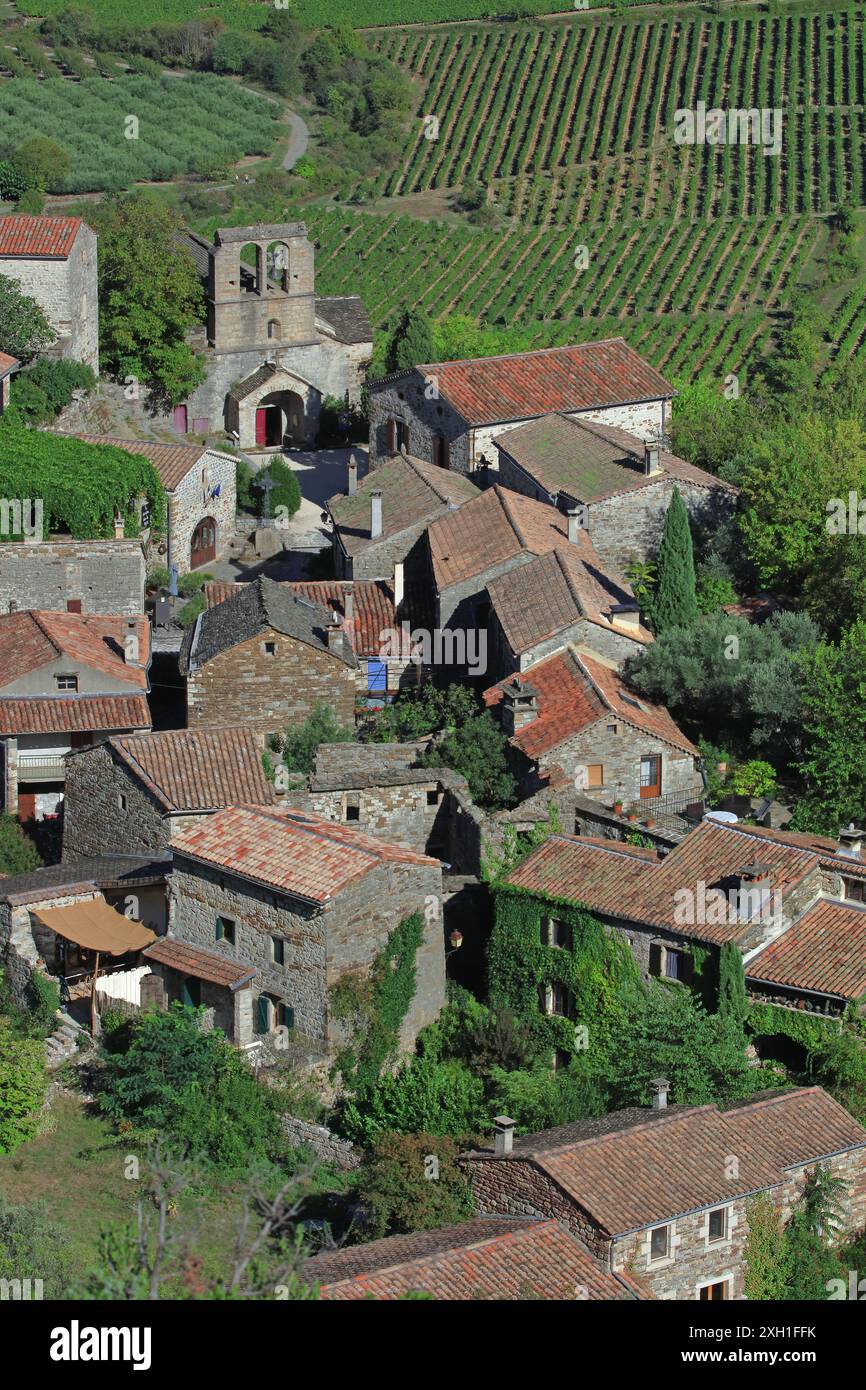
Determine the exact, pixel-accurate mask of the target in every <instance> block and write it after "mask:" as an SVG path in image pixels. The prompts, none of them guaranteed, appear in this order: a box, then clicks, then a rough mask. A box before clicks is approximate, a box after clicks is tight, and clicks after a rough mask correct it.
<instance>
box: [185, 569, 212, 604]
mask: <svg viewBox="0 0 866 1390" xmlns="http://www.w3.org/2000/svg"><path fill="white" fill-rule="evenodd" d="M211 579H213V575H212V574H208V573H207V571H206V570H205V571H202V570H196V571H195V572H194V573H193V572H191V573H189V574H182V575H181V576H180V578H179V579H178V581H177V592H178V593H179V594H180V596H181V598H192V596H193V594H200V593H201V591H202V589H203V588H204V586H205V584H207V583H209V582H210V580H211Z"/></svg>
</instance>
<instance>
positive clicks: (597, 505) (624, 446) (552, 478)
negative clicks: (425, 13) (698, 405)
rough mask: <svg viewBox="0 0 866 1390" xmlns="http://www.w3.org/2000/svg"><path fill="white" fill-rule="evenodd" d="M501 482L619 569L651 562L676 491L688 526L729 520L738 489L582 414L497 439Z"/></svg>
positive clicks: (545, 419)
mask: <svg viewBox="0 0 866 1390" xmlns="http://www.w3.org/2000/svg"><path fill="white" fill-rule="evenodd" d="M494 444H495V446H496V450H497V454H498V458H499V481H500V483H502V484H503V486H505V487H509V488H513V489H514V490H515V491H516V492H520V493H523V494H524V495H525V496H527V497H533V498H535V500H536V501H539V502H547V503H549V504H551V505H552V506H555V507H558V508H559V510H560V511H563V512H569V511H571V510H573V509H575V508H576V509H577V510H578V513H579V516H580V524H581V525H582V526H583V527H585V529H586V530H587V531H588V533H589V537H590V540H591V541H592V543H593V545H594V546H595V548H596V550H597V551H598V553H599V554H600V555H601V556H603V557H604V559H605V560H606V561H608V562H609V563H611V564H613V565H615V566H616V567H617V568H619V569H624V568H625V567H626V566H627V565H628V563H629V562H630V561H632V560H641V561H643V560H647V559H650V558H654V557H655V555H656V553H657V551H658V548H659V545H660V544H661V538H662V530H663V528H664V521H665V516H666V514H667V509H668V506H669V505H670V500H671V495H672V493H673V489H674V487H676V488H678V490H679V492H680V495H681V496H682V498H683V501H684V502H685V504H686V509H687V511H688V513H689V518H690V520H691V522H692V525H693V527H694V528H695V529H696V530H697V531H700V530H702V529H707V528H713V527H715V526H717V525H718V524H719V522H720V521H721V520H723V519H724V518H725V517H727V516H729V515H730V513H731V512H732V510H733V507H734V504H735V502H736V498H737V491H738V490H737V488H735V487H732V486H731V485H730V484H729V483H723V482H722V481H721V479H720V478H716V477H714V476H713V474H711V473H705V472H704V471H703V469H700V468H695V467H693V465H692V464H690V463H686V461H685V460H684V459H680V458H677V457H676V456H675V455H674V454H671V453H668V452H667V451H666V450H665V449H663V448H661V447H660V446H659V443H658V441H657V440H652V441H650V442H648V443H645V442H644V441H643V440H642V439H640V438H638V437H637V436H636V435H634V434H629V433H628V432H627V431H626V430H624V429H618V428H615V427H613V426H611V425H609V424H601V423H599V422H597V421H591V420H589V419H586V418H584V417H581V416H568V415H545V416H542V417H541V418H540V419H537V420H530V421H529V423H528V424H525V425H520V426H519V427H518V428H517V429H512V430H509V431H508V432H507V433H506V434H504V435H498V436H497V437H496V439H495V440H494Z"/></svg>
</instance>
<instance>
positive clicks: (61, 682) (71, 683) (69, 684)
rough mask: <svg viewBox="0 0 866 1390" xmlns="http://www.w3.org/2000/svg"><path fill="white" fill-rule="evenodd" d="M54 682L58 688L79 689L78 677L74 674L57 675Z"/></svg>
mask: <svg viewBox="0 0 866 1390" xmlns="http://www.w3.org/2000/svg"><path fill="white" fill-rule="evenodd" d="M54 683H55V685H56V686H57V689H58V690H77V689H78V677H77V676H73V675H66V676H55V677H54Z"/></svg>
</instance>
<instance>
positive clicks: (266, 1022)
mask: <svg viewBox="0 0 866 1390" xmlns="http://www.w3.org/2000/svg"><path fill="white" fill-rule="evenodd" d="M257 1005H258V1010H259V1024H258V1028H259V1032H260V1033H267V1032H269V1031H270V1021H271V1020H270V1012H269V1010H268V996H267V995H266V994H260V995H259V997H258V1000H257Z"/></svg>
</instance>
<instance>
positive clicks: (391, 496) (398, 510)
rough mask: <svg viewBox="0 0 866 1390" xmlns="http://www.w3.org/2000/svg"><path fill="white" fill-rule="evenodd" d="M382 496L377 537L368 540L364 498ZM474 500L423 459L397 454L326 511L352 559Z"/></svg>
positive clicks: (454, 478) (473, 490)
mask: <svg viewBox="0 0 866 1390" xmlns="http://www.w3.org/2000/svg"><path fill="white" fill-rule="evenodd" d="M374 491H379V492H381V494H382V535H381V536H377V537H375V538H373V537H371V535H370V519H371V512H372V507H371V502H370V494H371V493H372V492H374ZM477 496H478V488H477V487H476V486H475V484H474V483H473V482H470V480H469V479H468V478H464V477H463V476H462V474H460V473H452V472H451V471H450V470H449V469H447V468H437V467H436V466H435V465H434V464H432V463H425V462H424V460H423V459H416V458H413V457H412V456H411V455H407V454H399V455H396V456H395V457H394V458H390V459H388V460H387V461H386V462H385V463H383V464H382V465H381V466H380V467H379V468H376V469H375V470H374V471H373V472H372V473H367V474H366V476H365V477H364V478H362V479H361V480H360V481H359V483H358V489H357V492H355V493H353V494H351V495H349V494H348V493H345V494H344V493H338V494H337V496H335V497H331V498H330V499H329V501H328V503H327V507H328V510H329V512H330V513H331V516H332V518H333V520H334V525H335V526H336V527H337V529H338V531H339V537H340V541H341V542H342V545H343V548H344V549H345V551H346V553H347V554H348V555H356V554H357V553H358V552H359V551H360V550H363V549H364V548H365V546H368V545H371V544H373V545H378V544H379V543H380V542H381V541H382V540H383V539H385V538H387V537H388V536H394V535H397V534H398V533H399V532H400V531H405V530H408V528H409V527H410V526H417V525H419V524H420V523H426V522H429V521H432V520H433V519H434V517H437V516H439V515H440V514H441V513H442V512H443V511H446V510H447V509H448V508H449V507H459V506H461V504H462V503H464V502H468V501H469V500H470V499H472V498H475V497H477Z"/></svg>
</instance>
